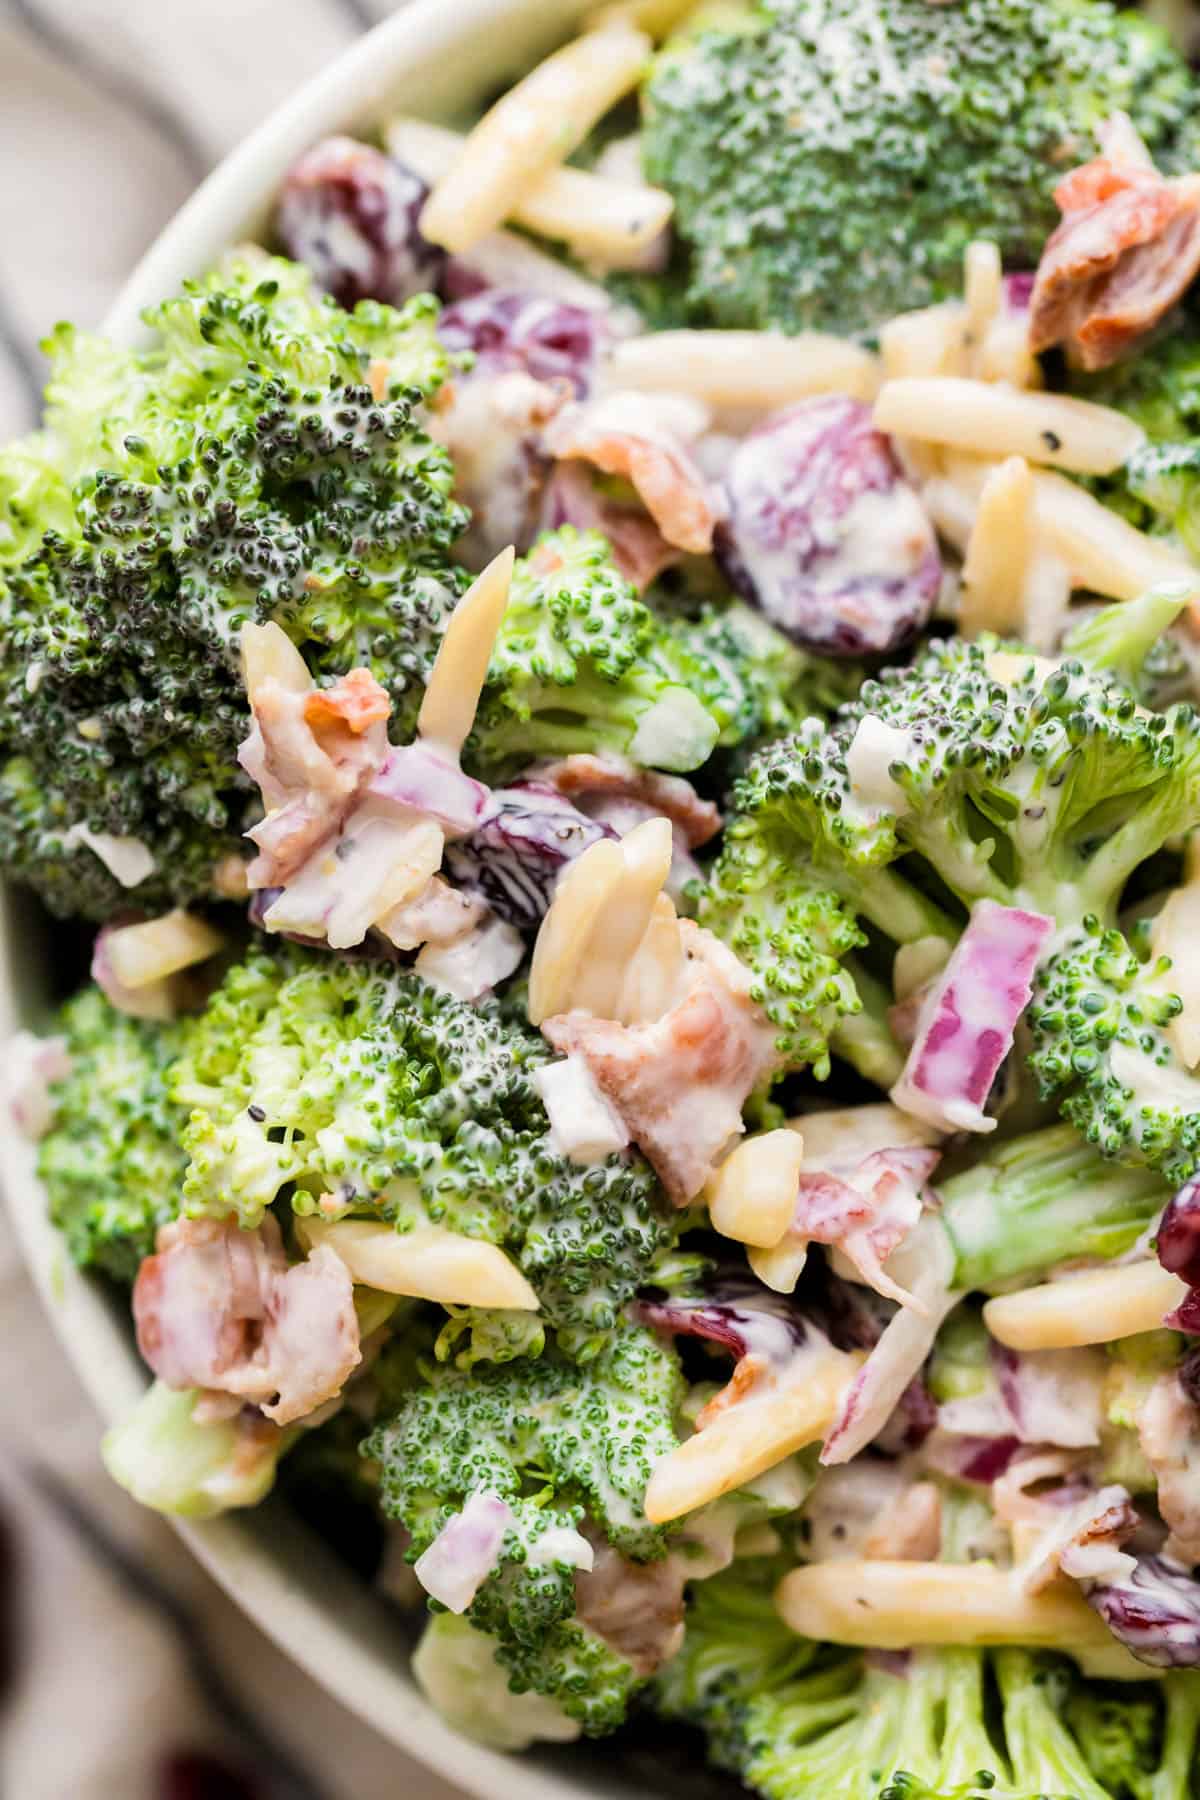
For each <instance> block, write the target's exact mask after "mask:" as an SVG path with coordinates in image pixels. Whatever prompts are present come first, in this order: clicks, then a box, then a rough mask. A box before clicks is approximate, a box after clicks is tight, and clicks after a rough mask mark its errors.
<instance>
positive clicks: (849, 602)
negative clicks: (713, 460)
mask: <svg viewBox="0 0 1200 1800" xmlns="http://www.w3.org/2000/svg"><path fill="white" fill-rule="evenodd" d="M725 496H726V501H727V504H728V518H727V519H726V520H725V521H724V522H723V523H722V524H721V525H719V526H718V528H717V536H716V544H715V549H716V555H717V560H718V562H719V563H720V564H721V566H722V568H723V569H724V571H725V574H726V576H727V577H728V579H729V581H730V583H731V585H732V586H733V587H734V588H736V589H737V591H738V592H739V593H740V594H742V595H744V597H745V598H746V599H747V600H749V601H750V602H751V603H752V604H753V605H755V606H757V607H759V609H760V610H761V611H762V612H764V613H765V614H766V616H767V617H768V618H769V619H770V620H771V621H772V622H773V623H774V624H776V625H777V626H778V627H779V628H780V630H781V631H785V632H787V634H788V635H789V636H790V637H792V638H794V639H795V640H796V641H797V643H800V644H804V645H806V646H807V647H808V648H810V649H813V650H820V651H823V652H824V653H825V654H826V655H831V656H860V655H864V654H870V653H878V652H883V651H890V650H894V649H896V648H897V647H898V646H899V645H901V644H904V643H906V642H907V641H908V640H909V639H910V638H911V637H913V636H914V634H915V633H916V632H917V631H919V630H920V628H921V626H922V625H924V624H925V622H926V620H927V619H928V618H929V616H930V613H931V612H932V610H933V604H934V601H935V600H936V598H937V594H938V589H939V586H940V584H941V577H942V569H941V559H940V556H939V554H938V547H937V538H936V536H935V535H934V530H933V526H932V525H931V524H930V522H929V519H928V518H927V517H926V515H925V512H924V509H923V508H922V506H921V502H920V500H919V499H918V498H917V495H916V493H915V492H914V490H913V489H912V488H911V487H910V486H909V484H908V483H907V482H906V481H905V480H904V477H903V475H902V473H901V470H900V465H899V463H898V462H897V461H896V458H895V456H894V454H893V452H892V449H891V446H890V444H889V443H888V440H887V438H886V437H884V436H883V434H882V433H881V432H878V431H876V430H875V428H874V426H873V425H872V423H871V414H870V411H869V409H868V408H867V407H865V406H863V405H862V404H861V403H860V402H859V401H857V400H848V399H844V398H842V397H840V396H831V397H827V398H821V399H815V400H805V401H801V402H800V404H799V405H797V406H792V407H789V408H788V409H787V410H786V411H785V412H780V413H774V414H772V416H771V417H770V418H768V419H765V420H764V421H763V422H762V424H761V425H759V426H758V427H757V429H756V430H754V431H752V432H751V433H750V434H749V435H748V436H747V437H746V438H744V439H743V440H742V442H741V444H740V445H739V446H738V448H737V450H736V451H735V452H734V454H733V456H732V458H731V459H730V462H729V466H728V469H727V471H726V476H725Z"/></svg>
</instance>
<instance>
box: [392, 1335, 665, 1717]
mask: <svg viewBox="0 0 1200 1800" xmlns="http://www.w3.org/2000/svg"><path fill="white" fill-rule="evenodd" d="M401 1355H403V1352H401ZM384 1360H385V1364H386V1360H387V1358H386V1354H385V1359H384ZM409 1379H410V1371H409V1367H408V1366H407V1364H406V1366H405V1368H404V1369H403V1370H402V1380H403V1382H404V1384H405V1385H404V1387H403V1388H402V1389H401V1397H400V1400H399V1405H398V1406H397V1408H396V1410H395V1412H393V1413H391V1414H390V1416H387V1417H385V1418H384V1419H383V1420H382V1422H381V1423H379V1424H378V1425H377V1426H376V1427H375V1430H374V1431H373V1432H372V1433H371V1435H370V1437H369V1438H367V1439H366V1441H365V1443H364V1445H363V1454H364V1456H367V1457H370V1458H373V1459H374V1460H375V1461H376V1462H377V1463H378V1465H379V1469H380V1493H381V1498H382V1503H383V1507H384V1510H385V1511H386V1512H387V1513H388V1514H389V1516H391V1517H392V1518H395V1519H398V1520H400V1522H401V1523H402V1524H403V1525H404V1526H405V1528H406V1530H408V1531H409V1532H410V1533H411V1534H412V1551H411V1554H412V1556H413V1557H414V1558H415V1557H417V1556H419V1555H420V1554H421V1553H422V1552H423V1551H424V1550H426V1549H427V1548H428V1547H429V1545H430V1544H431V1543H432V1542H433V1540H434V1538H435V1537H436V1536H437V1534H438V1532H439V1531H440V1530H441V1529H442V1527H443V1526H444V1525H445V1524H447V1522H448V1521H449V1520H450V1519H451V1517H452V1516H453V1515H454V1514H455V1513H457V1512H458V1511H460V1510H461V1508H462V1507H463V1505H464V1504H465V1502H466V1501H467V1500H468V1499H469V1498H470V1497H471V1496H472V1495H474V1494H491V1495H496V1496H497V1497H498V1498H499V1499H501V1500H503V1501H505V1502H506V1503H507V1506H508V1508H509V1513H510V1523H509V1525H508V1528H507V1530H506V1533H505V1537H504V1541H503V1544H502V1546H501V1550H500V1555H499V1560H498V1563H497V1565H496V1568H495V1570H494V1571H493V1573H492V1574H491V1575H490V1576H489V1577H488V1578H487V1579H486V1580H485V1581H484V1583H483V1585H482V1586H481V1587H480V1589H479V1591H478V1593H477V1595H476V1597H475V1599H474V1601H473V1602H472V1603H471V1605H470V1608H469V1610H468V1613H467V1617H468V1618H469V1619H470V1620H471V1623H472V1624H473V1625H475V1626H477V1627H478V1629H479V1630H480V1631H484V1632H487V1633H488V1634H489V1636H490V1637H492V1638H493V1639H494V1640H495V1642H496V1655H497V1657H498V1659H499V1661H500V1662H501V1664H502V1665H503V1666H504V1667H505V1668H506V1669H507V1670H508V1672H509V1681H510V1686H511V1687H512V1689H513V1691H514V1692H516V1693H525V1692H529V1691H533V1692H535V1693H539V1694H544V1695H546V1696H548V1697H550V1698H552V1699H554V1700H556V1701H558V1702H559V1703H560V1704H561V1705H562V1706H563V1708H564V1710H565V1711H566V1712H567V1713H568V1714H569V1715H570V1716H571V1717H573V1718H575V1719H577V1720H578V1721H579V1722H580V1724H581V1725H582V1726H583V1727H584V1729H585V1730H586V1731H589V1732H602V1731H609V1730H612V1729H613V1728H614V1727H615V1726H616V1725H618V1724H619V1723H620V1721H621V1719H622V1718H623V1716H624V1713H625V1708H626V1705H627V1703H628V1698H629V1695H630V1693H631V1692H632V1691H633V1689H634V1688H635V1687H636V1686H637V1685H638V1679H639V1678H638V1674H637V1671H636V1669H635V1668H634V1667H633V1665H632V1664H631V1663H630V1662H628V1661H627V1660H626V1659H625V1658H624V1656H622V1655H621V1654H620V1652H619V1651H618V1650H617V1649H616V1648H614V1647H612V1646H610V1645H609V1644H608V1643H606V1642H605V1641H604V1639H602V1638H601V1637H600V1636H599V1635H598V1634H597V1633H596V1632H595V1631H593V1630H592V1629H591V1628H590V1627H589V1626H588V1625H586V1624H585V1623H584V1622H583V1621H582V1620H581V1619H578V1618H577V1617H576V1594H575V1568H576V1566H577V1561H576V1558H575V1550H576V1548H577V1547H578V1546H579V1545H580V1542H581V1540H580V1537H579V1531H580V1526H581V1524H583V1523H584V1521H585V1519H586V1521H587V1522H588V1523H589V1525H590V1526H591V1528H592V1529H593V1530H594V1531H598V1532H599V1533H601V1534H602V1535H603V1538H604V1539H605V1540H606V1541H607V1542H608V1543H609V1544H611V1545H612V1546H613V1548H614V1549H615V1550H617V1551H618V1552H619V1553H620V1554H621V1555H623V1556H625V1557H628V1558H630V1559H631V1560H633V1561H635V1562H645V1561H647V1560H652V1559H655V1558H659V1557H661V1556H662V1555H664V1554H665V1551H666V1547H667V1540H666V1534H665V1532H664V1529H663V1527H661V1526H657V1525H651V1524H650V1523H649V1522H648V1521H647V1520H646V1518H645V1516H644V1514H643V1512H642V1497H643V1495H644V1492H645V1488H646V1483H647V1481H648V1480H649V1477H650V1471H651V1469H652V1468H653V1466H654V1464H655V1462H656V1461H657V1460H658V1459H659V1458H660V1457H661V1456H664V1455H666V1454H667V1453H668V1452H669V1451H671V1450H672V1449H674V1448H675V1444H676V1437H675V1429H674V1418H675V1413H676V1411H677V1408H678V1406H679V1403H680V1401H681V1399H682V1397H683V1378H682V1376H681V1374H680V1372H679V1365H678V1362H677V1360H676V1358H675V1355H674V1352H673V1351H672V1350H671V1349H669V1348H668V1347H666V1346H664V1345H663V1344H662V1343H661V1342H660V1341H659V1340H658V1339H657V1338H656V1337H655V1336H654V1334H653V1333H651V1332H649V1331H646V1330H645V1329H643V1328H641V1327H639V1326H633V1325H624V1326H622V1327H621V1328H620V1329H619V1330H618V1331H617V1332H615V1333H614V1335H613V1337H612V1339H611V1341H610V1342H609V1343H608V1345H607V1346H606V1347H605V1348H604V1349H603V1350H602V1351H601V1352H600V1354H599V1355H598V1356H596V1357H595V1358H593V1360H592V1361H591V1362H589V1363H588V1364H587V1365H586V1367H584V1368H582V1369H581V1368H580V1367H578V1366H577V1365H576V1364H574V1363H571V1362H568V1361H567V1360H566V1359H565V1358H564V1357H562V1356H561V1355H560V1354H559V1353H558V1351H557V1350H556V1349H554V1348H552V1349H550V1350H548V1351H547V1352H546V1354H545V1355H543V1356H541V1357H539V1358H538V1359H537V1360H536V1361H529V1360H522V1361H515V1362H507V1363H504V1364H501V1365H494V1364H493V1365H490V1366H483V1365H480V1366H477V1367H476V1368H474V1369H472V1370H471V1371H469V1372H462V1371H460V1370H457V1369H454V1368H450V1367H448V1366H446V1365H445V1364H441V1365H434V1366H428V1365H426V1364H425V1363H423V1362H422V1363H419V1365H418V1378H417V1380H416V1382H415V1383H414V1384H412V1385H407V1384H408V1382H409ZM381 1385H382V1387H383V1389H384V1391H385V1393H386V1392H387V1390H388V1388H389V1385H390V1382H389V1375H388V1371H387V1368H386V1367H385V1368H384V1369H383V1371H382V1376H381Z"/></svg>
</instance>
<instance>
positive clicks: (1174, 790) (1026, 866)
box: [700, 615, 1200, 1074]
mask: <svg viewBox="0 0 1200 1800" xmlns="http://www.w3.org/2000/svg"><path fill="white" fill-rule="evenodd" d="M1139 618H1140V615H1139ZM1139 630H1140V625H1139ZM1094 635H1096V636H1097V637H1098V636H1099V635H1101V634H1100V633H1099V632H1098V631H1097V632H1096V633H1095V634H1094ZM1105 653H1106V652H1105V651H1103V650H1099V651H1098V652H1097V654H1098V655H1099V656H1100V657H1101V658H1103V656H1104V655H1105ZM1107 654H1109V655H1115V654H1116V650H1115V648H1114V647H1111V646H1110V647H1109V648H1108V650H1107ZM868 719H869V720H870V721H871V724H870V727H869V729H870V730H871V731H873V732H876V733H878V732H879V731H880V729H881V728H885V729H886V731H887V733H889V734H890V737H889V742H890V743H891V744H892V745H894V746H895V750H894V757H895V760H891V761H888V762H887V763H886V766H884V767H880V768H875V769H874V770H873V771H872V779H871V783H870V786H869V788H868V790H867V791H866V792H865V793H864V791H863V789H862V788H861V787H860V786H856V783H855V778H854V775H853V773H852V771H853V770H854V768H855V757H856V755H857V751H858V745H857V744H856V738H857V734H858V731H859V729H860V727H861V726H863V724H864V721H867V720H868ZM885 754H889V753H887V752H885ZM880 796H882V797H880ZM734 805H735V814H734V817H733V819H732V820H731V821H730V823H729V825H728V827H727V829H726V833H725V843H724V848H723V850H722V853H721V856H720V857H719V859H718V861H717V863H716V865H715V867H714V869H713V871H712V874H711V884H710V888H709V890H708V893H707V894H706V895H705V896H704V897H703V898H702V901H701V905H700V917H701V919H702V921H703V922H704V923H707V924H711V925H712V926H713V928H714V929H715V930H716V931H718V932H719V933H720V934H721V935H722V936H724V937H725V938H726V940H727V941H728V942H729V943H730V944H731V945H732V947H733V948H734V949H735V950H737V951H738V954H739V955H741V956H742V958H743V960H744V961H745V962H746V963H747V964H748V965H749V967H750V969H751V971H752V973H753V975H754V977H755V993H756V997H757V998H758V999H759V1000H760V1003H761V1004H762V1005H763V1006H765V1008H766V1009H767V1011H768V1014H769V1015H770V1016H771V1018H772V1019H773V1020H774V1022H775V1023H776V1024H777V1025H778V1026H779V1028H780V1032H781V1040H780V1041H781V1047H782V1052H783V1054H784V1055H785V1056H787V1057H789V1058H791V1059H792V1060H794V1061H796V1062H801V1061H810V1062H812V1063H813V1065H814V1067H815V1069H816V1071H817V1073H818V1074H821V1073H822V1072H823V1070H824V1069H825V1067H826V1061H825V1054H824V1053H825V1048H826V1046H827V1044H828V1040H829V1035H830V1033H831V1032H832V1031H836V1030H837V1029H838V1024H839V1020H841V1019H851V1018H852V1015H853V1014H854V1013H856V1012H857V1011H858V1008H859V1000H858V997H857V995H856V994H855V992H854V984H853V980H852V978H851V975H850V973H849V972H848V970H847V968H846V966H845V957H846V955H847V954H848V952H850V951H851V950H852V949H853V948H854V947H855V945H856V944H858V943H861V942H863V938H862V936H861V932H860V927H859V923H858V922H859V920H862V921H863V922H864V923H865V924H867V925H869V926H870V927H872V928H873V930H874V932H875V933H876V934H878V935H880V936H882V938H883V939H884V940H885V942H890V943H891V944H892V945H893V946H895V945H902V944H907V943H913V942H915V941H916V940H918V939H920V938H924V937H938V936H940V937H944V938H946V939H947V940H952V939H953V938H954V936H955V935H956V934H957V930H958V924H957V923H956V921H955V918H954V917H953V916H952V915H951V913H949V912H947V910H946V909H945V907H944V905H943V904H942V903H941V902H940V901H939V900H935V899H934V898H933V897H932V896H934V895H940V896H942V897H943V898H946V897H948V898H949V899H950V902H951V905H953V903H954V901H957V902H959V903H960V905H961V906H962V908H963V909H969V908H970V907H971V906H972V905H973V904H974V903H975V901H977V900H980V899H983V898H985V897H986V898H990V899H993V900H996V901H999V902H1000V903H1001V904H1003V905H1008V906H1024V907H1030V908H1032V909H1033V910H1035V911H1037V912H1041V913H1048V914H1051V915H1052V916H1053V917H1055V919H1056V920H1057V922H1058V924H1059V926H1060V927H1062V928H1067V929H1069V928H1070V926H1072V925H1074V924H1077V923H1078V922H1079V921H1080V920H1082V919H1083V918H1084V917H1086V916H1087V915H1088V914H1089V913H1092V912H1096V913H1100V914H1102V916H1103V917H1104V918H1105V920H1106V921H1111V920H1112V919H1113V918H1114V917H1115V914H1116V910H1117V907H1118V905H1119V903H1120V899H1121V895H1122V892H1123V890H1124V888H1125V885H1126V882H1127V881H1128V880H1129V878H1130V876H1131V875H1132V874H1133V873H1134V871H1135V870H1136V869H1137V868H1138V867H1139V866H1140V865H1141V864H1142V863H1144V862H1145V861H1146V860H1147V859H1148V858H1149V857H1150V856H1152V855H1154V854H1155V853H1156V852H1157V851H1158V850H1159V849H1160V848H1161V847H1162V846H1163V844H1164V843H1165V842H1166V841H1167V840H1168V839H1169V838H1171V837H1172V836H1174V835H1176V834H1177V833H1180V832H1182V831H1184V830H1186V829H1187V828H1188V827H1189V826H1190V825H1191V824H1192V823H1193V822H1194V820H1195V818H1196V816H1197V811H1198V809H1200V733H1198V732H1197V729H1196V715H1195V713H1194V712H1193V711H1192V709H1191V708H1190V707H1184V706H1175V707H1172V708H1170V709H1169V710H1168V711H1167V712H1166V713H1162V714H1153V713H1147V712H1146V711H1145V710H1144V709H1143V708H1141V707H1140V706H1139V705H1138V703H1137V701H1136V698H1135V696H1134V695H1133V694H1132V693H1131V692H1130V691H1129V690H1128V689H1127V688H1125V687H1123V686H1122V685H1121V684H1120V683H1119V682H1118V681H1117V680H1116V679H1115V677H1114V676H1112V675H1111V674H1110V673H1109V672H1108V671H1107V670H1106V669H1098V670H1088V669H1085V668H1084V666H1083V665H1082V664H1081V663H1079V662H1066V663H1063V664H1061V665H1059V666H1057V667H1054V668H1051V669H1050V670H1049V671H1047V668H1046V665H1045V664H1044V663H1043V662H1041V661H1040V659H1038V658H1036V657H1033V656H1032V655H1030V654H1028V653H1026V652H1023V651H1020V650H1017V651H1014V650H1012V649H1011V648H1009V649H1001V648H1000V647H999V646H998V645H997V644H996V643H995V642H992V641H982V642H980V643H975V644H967V643H964V642H961V641H957V640H956V641H953V642H949V643H940V642H934V643H931V644H930V645H929V646H928V648H927V650H926V652H925V654H924V655H922V656H921V657H919V658H918V659H917V661H916V662H915V663H914V664H913V665H912V666H911V667H909V668H902V669H888V670H885V671H884V672H883V674H882V675H881V677H880V678H879V679H878V680H873V681H867V682H865V683H864V684H863V687H862V690H861V693H860V694H859V696H858V698H857V699H856V700H854V701H852V702H850V703H848V704H847V705H845V706H843V707H841V708H840V709H839V711H838V713H837V715H836V717H835V719H834V722H833V724H832V725H830V726H826V725H824V724H822V723H821V722H820V721H819V720H816V719H810V720H807V721H806V722H805V724H804V725H803V727H802V728H801V730H800V731H798V732H796V733H795V734H793V735H792V736H791V737H788V738H781V739H779V740H778V741H777V742H775V743H773V744H769V745H767V746H766V748H765V749H763V750H762V751H760V752H759V753H758V755H757V756H755V757H754V759H753V760H752V761H751V763H750V765H749V767H748V769H747V771H746V774H745V776H744V777H743V779H742V780H741V781H740V782H739V783H738V785H737V787H736V789H735V792H734ZM892 865H896V866H894V867H893V866H892ZM960 917H961V915H960Z"/></svg>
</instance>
